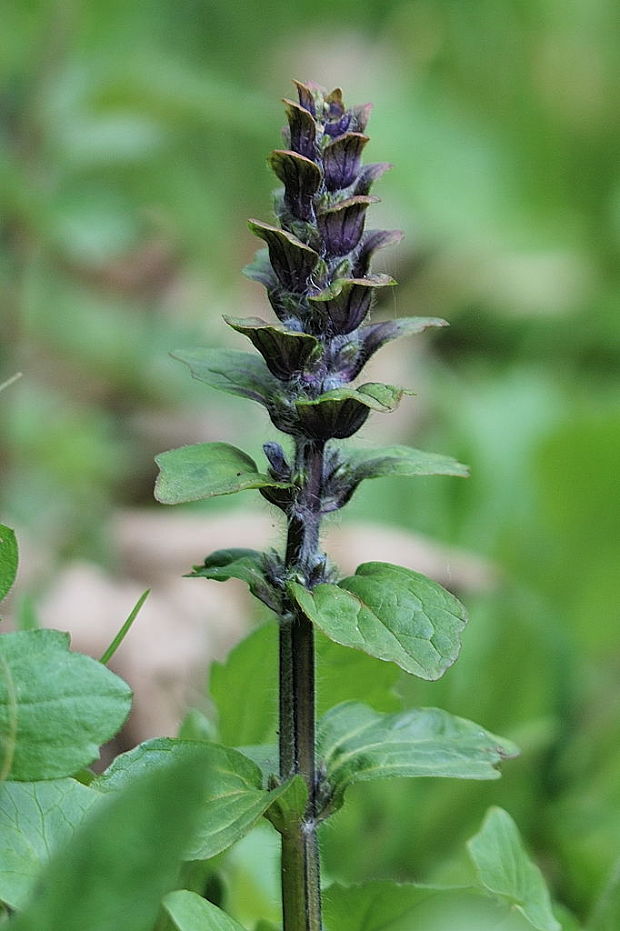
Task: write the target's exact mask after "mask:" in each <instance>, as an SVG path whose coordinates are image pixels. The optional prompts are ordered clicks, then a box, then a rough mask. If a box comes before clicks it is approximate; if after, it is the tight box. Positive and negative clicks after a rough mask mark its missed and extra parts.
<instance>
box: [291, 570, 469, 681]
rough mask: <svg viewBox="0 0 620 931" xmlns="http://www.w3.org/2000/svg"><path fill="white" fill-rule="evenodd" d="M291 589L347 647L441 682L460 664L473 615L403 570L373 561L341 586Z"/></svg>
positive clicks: (418, 576)
mask: <svg viewBox="0 0 620 931" xmlns="http://www.w3.org/2000/svg"><path fill="white" fill-rule="evenodd" d="M289 591H290V593H291V595H292V597H293V598H294V600H295V601H296V603H297V604H298V606H299V607H300V608H301V610H302V611H303V612H304V614H305V615H306V617H307V618H308V619H309V620H311V621H312V622H313V623H314V624H316V625H317V627H319V628H320V629H321V630H322V631H323V633H325V634H327V636H328V637H330V638H331V639H332V640H335V641H336V642H337V643H341V644H343V646H349V647H353V648H354V649H356V650H363V651H364V652H365V653H369V654H370V655H371V656H376V657H377V658H378V659H382V660H387V661H388V662H393V663H397V664H398V665H399V666H400V667H401V668H402V669H404V670H405V671H406V672H409V673H411V674H412V675H415V676H419V677H420V678H422V679H439V678H440V676H441V675H443V673H444V672H445V671H446V669H447V668H448V667H449V666H451V665H452V663H453V662H454V661H455V660H456V658H457V656H458V654H459V650H460V645H461V641H460V634H461V631H462V630H463V628H464V627H465V624H466V621H467V616H466V613H465V609H464V607H463V605H462V604H461V603H460V602H459V601H458V600H457V599H456V598H455V597H454V595H451V594H450V592H448V591H446V589H445V588H442V586H441V585H439V584H438V583H437V582H433V581H431V580H430V579H427V578H426V577H425V576H423V575H421V574H420V573H419V572H414V571H413V570H412V569H405V568H403V567H402V566H393V565H391V564H390V563H380V562H370V563H364V564H363V565H361V566H358V568H357V570H356V573H355V575H353V576H349V578H346V579H343V580H342V581H341V582H339V583H338V585H333V584H322V585H317V586H316V587H315V588H314V589H312V591H309V590H308V589H306V588H304V587H303V586H301V585H299V584H297V583H295V582H292V583H290V585H289Z"/></svg>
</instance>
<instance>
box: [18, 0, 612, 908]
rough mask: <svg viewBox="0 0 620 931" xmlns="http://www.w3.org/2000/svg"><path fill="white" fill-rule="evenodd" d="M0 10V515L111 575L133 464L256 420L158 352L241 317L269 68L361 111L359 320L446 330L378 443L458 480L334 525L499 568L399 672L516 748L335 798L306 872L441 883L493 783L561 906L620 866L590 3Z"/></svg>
mask: <svg viewBox="0 0 620 931" xmlns="http://www.w3.org/2000/svg"><path fill="white" fill-rule="evenodd" d="M2 20H3V29H2V34H1V35H0V75H1V88H0V110H1V124H0V133H1V153H0V192H1V200H2V219H1V221H0V235H1V256H0V276H1V281H2V291H3V298H2V318H3V321H2V333H3V338H2V345H1V346H0V381H2V380H4V379H5V378H7V377H9V376H10V375H12V374H13V372H15V371H17V370H21V371H22V372H23V374H24V377H23V378H22V379H21V380H20V382H19V383H18V384H16V385H13V386H12V387H11V388H10V389H7V392H6V393H5V394H3V396H2V422H3V424H4V426H3V430H2V446H1V450H0V457H1V461H2V467H3V470H2V475H3V478H2V483H1V486H2V487H1V488H0V497H1V503H2V514H3V520H4V521H5V522H7V523H12V524H13V525H17V526H18V528H20V529H22V530H23V531H25V532H26V533H30V534H32V535H34V536H36V539H37V541H38V543H39V545H40V546H41V547H43V548H45V549H46V551H47V552H48V554H51V555H52V568H51V569H50V568H49V567H48V578H49V576H50V575H53V574H54V573H55V572H57V571H61V569H62V566H63V565H64V564H65V563H66V561H68V560H72V559H75V558H78V557H79V558H85V557H87V558H89V559H94V560H100V561H101V562H102V563H103V564H109V563H110V562H113V556H111V555H110V552H109V547H108V540H107V535H106V534H107V522H108V519H109V517H110V515H111V514H113V513H114V512H115V511H116V510H118V509H123V508H127V507H132V508H133V507H145V508H156V507H157V506H156V505H155V504H154V503H152V491H151V489H152V482H153V478H154V474H155V470H154V466H153V464H152V456H153V454H154V453H156V452H158V451H160V450H161V449H163V448H166V446H174V445H179V442H192V441H194V442H197V441H199V440H200V439H227V440H231V441H233V442H234V441H239V437H243V436H244V435H245V436H246V438H247V437H249V439H248V442H247V443H246V444H245V445H246V446H247V445H248V443H249V445H250V448H251V449H256V448H258V446H259V444H260V442H261V440H262V439H264V438H265V436H264V435H263V434H264V433H265V434H266V435H267V436H269V437H271V436H272V435H273V431H272V430H271V429H270V428H268V427H267V426H266V424H265V422H264V421H263V420H262V419H261V420H260V422H258V418H257V417H256V410H255V409H252V410H249V411H248V409H247V408H248V405H244V404H242V403H241V402H239V403H238V404H237V403H236V402H235V401H232V400H229V399H227V398H225V397H224V396H220V395H215V394H213V393H209V392H205V391H202V390H201V389H200V386H198V385H197V384H196V383H195V382H192V381H191V380H190V379H189V378H188V377H186V374H185V372H184V371H182V370H181V367H180V366H175V364H174V363H173V362H172V361H171V360H169V358H168V356H167V353H168V351H170V350H172V349H174V348H176V347H177V346H183V345H192V343H194V344H195V343H198V344H205V343H207V344H213V343H224V342H225V341H227V342H228V343H229V344H230V345H237V346H241V347H242V348H244V347H243V345H242V343H241V340H240V338H238V339H237V338H235V339H233V338H232V336H228V335H227V334H226V333H224V329H225V328H224V327H223V326H222V324H221V319H220V314H221V313H223V312H228V313H232V314H234V315H236V316H241V315H251V314H256V313H258V314H259V315H260V314H263V315H264V314H265V310H266V302H265V301H264V298H263V294H262V292H260V289H259V288H258V286H257V285H254V284H251V283H249V282H245V281H244V280H243V279H242V278H241V276H240V274H239V270H240V268H241V266H242V265H244V264H245V263H246V262H247V261H249V260H250V259H251V257H252V255H253V252H254V249H255V247H256V243H255V241H253V240H252V237H251V236H250V234H249V233H248V232H247V228H246V226H245V220H246V218H247V217H248V216H253V215H256V216H261V217H264V218H268V217H269V205H270V202H271V201H270V198H271V191H272V189H273V187H274V182H273V177H272V176H271V175H270V173H269V172H268V170H267V168H266V165H265V159H266V156H267V154H268V152H269V150H270V149H271V148H273V147H274V146H276V147H277V146H278V145H279V136H278V130H279V127H280V126H281V125H282V123H283V115H282V109H281V105H280V102H279V99H280V97H281V96H283V95H287V96H288V95H290V94H291V90H292V88H291V85H290V79H291V78H293V77H297V78H299V79H301V80H307V79H311V80H316V81H318V82H320V83H322V84H325V85H330V86H333V85H334V84H340V85H342V86H343V87H344V88H345V92H346V99H347V100H348V101H349V102H350V103H362V102H364V101H366V100H372V101H373V102H374V104H375V111H374V114H373V117H372V120H371V124H370V132H371V135H372V142H371V145H370V148H369V158H370V159H371V160H388V161H391V162H393V163H394V165H395V169H394V170H393V171H392V172H390V173H389V175H387V176H386V178H385V179H384V180H383V181H382V182H381V184H380V188H379V190H378V193H379V194H380V195H381V196H382V198H383V200H384V203H383V204H381V205H380V206H379V207H377V208H375V210H376V213H375V215H374V216H373V219H372V225H373V226H386V227H392V226H396V227H402V228H403V229H404V230H405V231H406V233H407V237H406V239H405V241H404V243H403V244H402V245H401V246H399V247H398V248H397V249H393V250H391V254H390V255H389V256H386V258H385V259H383V263H384V267H385V269H386V270H388V271H390V272H391V273H393V274H395V276H396V277H397V278H398V279H399V280H400V282H401V285H400V287H399V288H398V289H397V293H396V295H395V296H392V295H391V296H390V299H389V302H387V303H386V304H385V306H384V307H380V308H379V312H383V313H385V314H388V315H394V314H395V315H405V314H410V313H421V314H424V315H439V316H444V317H446V318H447V319H448V320H449V321H450V323H451V328H450V330H448V331H442V332H440V333H439V334H438V335H437V336H435V337H433V338H432V339H430V338H427V337H424V338H423V340H421V341H419V342H418V343H416V344H415V345H414V344H412V343H406V344H403V348H402V350H401V349H400V347H399V352H400V353H401V355H399V356H398V357H397V363H398V366H399V367H400V369H403V366H404V371H405V377H406V378H408V384H410V385H411V387H413V388H414V390H416V392H417V395H418V397H417V399H415V400H414V402H412V404H413V408H415V411H414V413H413V414H411V415H410V416H409V415H408V417H405V418H404V419H401V420H400V422H399V427H398V429H399V430H400V431H401V432H400V434H399V436H398V441H399V442H410V443H413V444H414V445H416V446H420V447H422V448H428V449H435V450H437V451H441V452H446V453H451V454H454V455H457V456H459V457H460V458H461V459H462V460H463V461H465V462H468V463H470V465H471V468H472V477H471V479H469V481H467V482H459V481H457V480H445V479H435V480H433V479H420V480H418V481H416V482H411V483H401V482H400V481H394V482H391V481H384V482H383V483H368V487H367V488H364V489H363V490H362V491H360V493H359V495H358V497H357V498H356V500H355V501H354V502H353V504H352V505H351V506H350V508H349V509H348V510H347V512H345V514H344V515H343V518H342V519H343V520H347V519H349V518H351V517H357V518H361V517H364V518H374V519H379V517H381V518H382V519H384V520H386V521H388V522H392V523H393V524H394V525H399V526H401V527H404V528H407V529H408V530H412V531H416V532H420V533H423V534H425V535H427V536H429V537H431V538H433V539H435V540H437V541H440V542H442V543H445V544H449V545H453V546H456V547H459V548H461V549H463V550H466V551H469V552H470V553H474V554H477V555H479V556H481V557H484V558H485V559H486V560H488V561H489V562H490V563H491V564H492V565H494V566H495V567H496V572H497V576H498V578H499V579H500V582H499V583H498V584H497V585H496V586H495V587H494V588H493V590H491V591H486V592H482V593H479V594H471V595H468V598H467V601H468V606H469V608H470V611H471V616H472V621H471V626H470V630H469V632H468V635H467V638H466V641H465V647H464V651H463V656H462V659H461V660H460V662H459V663H458V664H457V666H456V667H455V668H454V669H453V670H451V671H450V672H449V673H448V674H447V675H446V677H445V679H444V680H443V681H442V682H441V683H438V684H432V685H430V686H427V685H425V684H421V683H417V682H413V683H406V684H403V686H402V689H401V691H402V692H403V694H404V695H405V697H406V700H407V701H408V702H416V703H423V704H433V705H435V704H437V705H440V706H443V707H446V708H447V709H448V710H450V711H453V712H457V713H459V714H462V715H464V716H467V717H472V718H474V719H475V720H478V721H480V723H481V724H483V725H484V726H486V727H488V728H490V729H495V730H497V731H498V732H499V733H502V734H505V735H506V736H509V737H512V738H514V739H515V740H516V741H517V742H519V743H520V745H521V747H522V748H523V754H522V757H521V758H520V759H519V760H518V761H517V762H513V763H510V764H508V765H506V766H505V775H504V777H503V779H502V780H501V781H500V782H498V783H497V784H492V785H489V784H482V785H474V786H471V785H466V784H455V783H452V782H443V783H430V782H429V783H425V782H423V781H421V782H420V783H419V784H416V785H412V784H411V783H406V784H405V783H403V784H401V783H393V784H391V785H390V788H389V791H386V786H384V785H377V786H372V785H364V786H363V787H357V788H356V790H355V792H354V793H353V792H352V793H351V794H352V802H351V804H350V805H349V807H348V808H347V809H346V810H345V811H344V812H343V813H341V814H340V815H339V816H338V817H337V818H336V819H334V822H333V826H332V827H328V828H327V829H326V831H325V835H324V840H323V848H324V858H325V864H326V869H327V872H328V874H329V875H330V876H332V877H334V878H340V879H343V880H354V879H361V878H363V877H370V876H380V877H383V876H390V875H395V876H397V877H398V878H401V879H405V878H412V877H415V878H425V879H428V878H432V877H433V876H436V875H440V874H448V873H449V872H450V869H452V867H451V865H450V864H451V862H452V858H453V856H454V855H455V853H456V852H457V851H458V849H459V846H460V845H461V842H462V840H463V839H464V838H466V837H467V836H469V835H470V834H471V833H473V831H475V830H476V829H477V825H478V823H479V820H480V817H481V815H482V812H483V811H484V809H485V807H486V806H487V805H488V804H490V803H492V802H497V803H499V804H501V805H503V806H505V807H506V808H507V809H508V810H509V811H511V813H512V814H513V816H514V817H515V818H516V820H517V821H518V823H519V825H520V827H521V829H522V831H523V832H524V834H525V836H526V837H527V840H528V842H529V844H530V845H531V847H532V848H533V849H534V850H535V852H536V853H537V855H538V858H539V862H541V864H542V865H543V867H544V868H545V871H546V874H547V876H548V877H549V879H550V882H551V884H552V887H553V889H554V893H555V895H556V896H557V897H558V898H559V900H561V901H562V902H564V903H565V905H566V906H567V907H569V908H570V909H571V910H573V911H574V912H575V913H576V914H577V915H578V916H579V917H580V918H582V919H583V918H585V916H587V914H588V912H589V910H590V909H591V907H592V903H593V901H594V899H595V898H596V896H597V894H598V892H599V890H600V888H601V887H602V885H603V884H604V882H605V879H606V876H607V874H608V873H609V872H610V871H611V870H612V869H613V867H614V863H615V862H616V861H617V860H618V859H619V858H620V636H619V635H618V627H619V622H620V610H619V607H618V605H619V598H618V579H619V575H620V573H619V571H618V566H619V557H620V495H619V494H618V492H619V491H620V488H619V482H618V463H619V460H620V392H619V391H618V367H619V363H620V316H619V315H618V309H617V305H618V297H619V296H620V274H619V266H618V251H619V244H620V174H619V170H618V165H619V155H620V123H619V121H618V119H617V112H618V110H617V105H618V99H619V97H618V91H619V86H618V69H617V55H618V48H619V39H620V17H618V8H617V4H616V3H615V2H614V0H504V2H498V0H413V2H397V0H381V2H379V0H331V2H329V3H327V2H324V0H312V2H309V0H297V2H296V3H290V2H284V0H277V2H276V0H272V2H263V3H262V4H260V5H259V4H255V3H250V2H247V0H237V2H232V3H227V2H224V0H217V2H209V0H185V2H184V3H174V2H172V0H150V2H144V3H142V2H137V0H134V2H129V3H127V2H126V0H125V2H122V3H121V2H118V0H105V2H104V0H90V2H85V0H84V2H79V0H73V2H71V0H64V2H55V3H54V2H52V3H49V2H43V0H29V2H28V3H8V2H7V3H5V4H3V12H2ZM422 344H423V345H422ZM420 347H422V348H420ZM196 424H199V425H200V429H201V431H202V432H201V434H200V435H197V434H196V433H195V428H196ZM374 429H375V427H374V423H373V424H371V425H370V426H369V427H367V428H366V431H365V436H368V437H369V440H370V441H372V438H373V435H375V434H373V431H374ZM381 429H385V428H384V427H381ZM192 434H193V435H192ZM376 435H379V434H376ZM236 506H237V507H242V508H244V507H245V508H247V507H248V500H247V499H244V500H243V501H241V502H239V503H238V504H236ZM257 507H260V505H257ZM243 543H244V541H242V540H240V541H239V544H240V545H243ZM200 555H201V554H197V556H198V557H200ZM116 569H117V571H118V570H119V569H121V570H122V567H118V566H117V567H116ZM44 587H45V579H43V578H42V579H40V580H39V582H38V583H36V584H35V583H34V582H33V597H37V596H38V594H39V589H41V590H43V589H44ZM360 836H362V837H364V838H365V840H364V842H360ZM253 843H255V841H253V840H248V841H247V842H246V844H245V847H244V848H243V850H242V851H241V853H240V854H238V855H237V860H236V861H234V863H233V865H234V869H233V870H232V872H231V876H232V878H231V879H230V880H229V882H230V883H231V884H232V885H231V888H232V889H233V890H234V889H237V891H238V895H239V901H241V899H242V898H243V897H244V896H245V898H246V900H247V901H248V902H250V904H249V905H248V906H247V908H248V909H249V910H251V909H252V908H253V907H256V908H259V907H260V908H262V907H263V906H262V905H257V904H256V903H260V899H261V896H262V895H263V894H264V895H267V896H268V895H269V891H268V890H269V882H268V881H267V880H266V879H265V877H261V876H260V875H258V874H257V875H253V874H252V869H251V868H250V867H249V866H248V863H249V861H250V859H251V852H252V849H253V848H252V844H253ZM244 850H246V854H244V852H243V851H244ZM235 864H236V865H235ZM235 876H236V878H235ZM240 877H241V878H240ZM265 889H266V890H267V891H266V892H265V891H264V890H265ZM252 902H253V903H254V904H253V905H252V904H251V903H252ZM265 907H266V906H265ZM238 910H240V911H241V912H243V907H242V906H240V907H239V908H238ZM263 914H264V911H263Z"/></svg>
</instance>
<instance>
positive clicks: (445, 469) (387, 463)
mask: <svg viewBox="0 0 620 931" xmlns="http://www.w3.org/2000/svg"><path fill="white" fill-rule="evenodd" d="M338 471H343V472H344V473H345V474H348V475H350V476H351V478H352V479H353V480H354V481H355V483H356V484H358V483H359V482H361V481H362V479H365V478H380V477H381V476H384V475H402V476H405V477H409V476H414V475H457V476H461V477H466V476H467V475H469V469H468V468H467V466H465V465H463V464H462V463H460V462H457V460H456V459H453V458H452V457H451V456H442V455H440V454H439V453H427V452H423V451H422V450H421V449H414V448H413V447H411V446H385V447H383V448H381V449H356V450H353V451H350V452H347V454H346V458H345V460H344V462H343V464H342V465H341V466H340V467H339V470H338Z"/></svg>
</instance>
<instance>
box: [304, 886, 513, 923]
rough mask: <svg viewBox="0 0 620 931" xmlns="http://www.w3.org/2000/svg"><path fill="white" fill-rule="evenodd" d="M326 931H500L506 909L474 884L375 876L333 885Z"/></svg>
mask: <svg viewBox="0 0 620 931" xmlns="http://www.w3.org/2000/svg"><path fill="white" fill-rule="evenodd" d="M323 907H324V918H325V931H412V929H413V928H415V931H497V929H498V925H499V919H500V918H505V917H506V915H505V912H500V913H499V914H498V911H497V909H496V907H495V906H494V903H492V902H490V901H489V900H487V899H485V898H484V897H482V896H481V895H480V894H479V893H477V892H476V891H473V890H468V889H453V888H446V889H442V888H436V887H433V886H423V885H414V884H413V883H408V884H400V883H395V882H389V881H381V880H379V881H375V882H368V883H363V884H359V885H355V886H350V887H348V888H347V887H345V886H341V885H339V884H334V885H333V886H330V887H329V888H328V889H327V890H326V892H325V893H324V896H323Z"/></svg>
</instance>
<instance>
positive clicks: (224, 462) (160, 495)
mask: <svg viewBox="0 0 620 931" xmlns="http://www.w3.org/2000/svg"><path fill="white" fill-rule="evenodd" d="M155 462H156V463H157V465H158V466H159V469H160V473H159V476H158V477H157V482H156V483H155V497H156V498H157V500H158V501H160V502H161V503H162V504H181V503H183V502H186V501H203V500H204V499H206V498H213V497H215V496H216V495H232V494H235V493H236V492H238V491H245V490H246V489H250V488H264V487H266V486H271V487H275V488H288V487H290V486H289V485H287V484H285V483H283V482H274V481H273V479H271V478H269V476H268V475H264V474H263V473H262V472H259V471H258V469H257V467H256V463H255V462H254V460H253V459H252V458H251V457H250V456H248V455H247V454H246V453H244V452H242V450H240V449H237V447H236V446H230V444H228V443H198V444H197V445H195V446H181V447H180V448H179V449H171V450H168V452H165V453H160V454H159V456H156V457H155Z"/></svg>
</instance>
